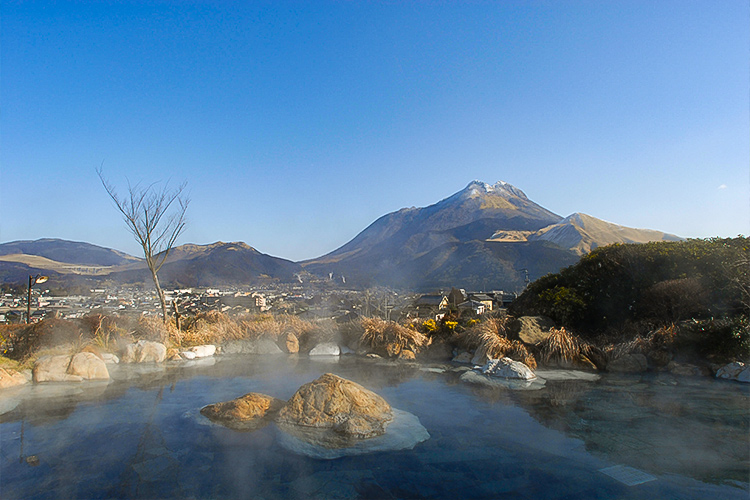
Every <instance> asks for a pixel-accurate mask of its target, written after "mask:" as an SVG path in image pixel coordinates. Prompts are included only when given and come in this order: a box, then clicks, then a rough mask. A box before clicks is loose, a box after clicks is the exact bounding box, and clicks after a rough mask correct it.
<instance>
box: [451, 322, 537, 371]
mask: <svg viewBox="0 0 750 500" xmlns="http://www.w3.org/2000/svg"><path fill="white" fill-rule="evenodd" d="M508 322H509V321H508V318H507V317H506V316H502V317H496V318H492V317H490V318H487V319H485V320H483V321H481V322H479V323H475V324H474V325H472V326H471V327H469V328H468V329H467V330H465V331H464V332H462V333H460V334H459V335H458V338H457V340H458V343H459V345H461V346H462V347H463V348H464V349H468V350H472V351H474V352H475V355H478V356H479V357H480V358H482V359H484V358H485V357H486V358H488V359H498V358H510V359H512V360H514V361H520V362H521V363H523V364H525V365H526V366H528V367H529V368H531V369H532V370H534V369H536V359H535V358H534V355H533V354H531V353H530V352H529V350H528V349H526V346H525V345H523V342H519V341H518V340H510V339H508V337H507V326H508Z"/></svg>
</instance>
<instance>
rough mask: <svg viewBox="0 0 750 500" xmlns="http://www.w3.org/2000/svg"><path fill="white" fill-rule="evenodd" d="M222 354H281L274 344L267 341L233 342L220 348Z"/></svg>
mask: <svg viewBox="0 0 750 500" xmlns="http://www.w3.org/2000/svg"><path fill="white" fill-rule="evenodd" d="M222 352H223V353H224V354H262V355H269V354H283V351H282V350H281V349H280V348H279V346H277V345H276V343H275V342H274V341H272V340H269V339H258V340H233V341H230V342H227V343H226V344H224V345H223V346H222Z"/></svg>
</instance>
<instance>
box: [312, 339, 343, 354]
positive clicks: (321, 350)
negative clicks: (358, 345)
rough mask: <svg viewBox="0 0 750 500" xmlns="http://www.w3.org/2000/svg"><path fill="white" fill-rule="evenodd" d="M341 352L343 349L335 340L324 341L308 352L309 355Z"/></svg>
mask: <svg viewBox="0 0 750 500" xmlns="http://www.w3.org/2000/svg"><path fill="white" fill-rule="evenodd" d="M340 354H341V349H339V346H338V345H337V344H334V343H333V342H323V343H322V344H318V345H316V346H315V347H313V348H312V349H311V350H310V352H309V353H308V355H309V356H338V355H340Z"/></svg>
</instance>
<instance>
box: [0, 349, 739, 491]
mask: <svg viewBox="0 0 750 500" xmlns="http://www.w3.org/2000/svg"><path fill="white" fill-rule="evenodd" d="M422 368H425V367H422ZM427 368H430V369H432V370H434V371H425V370H424V369H420V366H419V365H409V364H397V363H391V362H385V361H379V360H366V359H359V358H353V357H342V358H341V359H338V358H326V359H320V360H316V359H313V358H307V357H299V358H295V357H284V356H276V357H274V356H269V357H260V356H244V357H231V356H224V357H221V358H216V359H213V358H211V359H207V360H205V361H203V362H201V363H193V364H190V363H187V364H185V365H179V366H167V367H157V366H151V367H147V366H118V367H117V368H116V369H113V370H112V376H113V381H112V382H111V383H109V384H106V383H103V384H102V383H83V384H77V385H75V384H40V385H35V386H32V387H25V388H22V389H20V390H13V392H9V393H7V394H5V393H4V394H3V402H4V405H5V407H8V406H9V405H10V406H12V403H14V402H15V403H16V404H17V406H16V407H15V409H13V410H12V411H10V412H9V413H6V414H5V415H3V416H2V417H0V450H1V452H0V455H1V456H0V460H2V462H1V463H0V465H1V467H2V469H1V470H2V474H0V496H2V498H3V499H21V498H23V499H29V498H260V497H262V498H451V499H453V498H498V497H500V498H502V497H503V496H504V495H505V496H507V497H508V498H511V497H512V498H553V499H562V498H644V499H645V498H649V499H652V498H696V499H698V498H711V499H714V498H722V499H731V498H747V495H748V482H747V481H748V474H749V473H750V450H749V449H748V441H747V439H748V435H749V434H748V433H749V432H750V423H749V422H748V420H749V418H750V417H749V416H748V411H747V410H748V401H750V390H749V389H748V388H747V387H745V386H743V385H741V384H737V383H731V382H725V381H716V380H712V379H704V378H690V377H673V376H671V375H647V376H612V375H607V374H604V375H603V376H602V378H601V379H600V380H598V381H583V380H561V381H556V380H548V381H547V383H546V384H545V386H544V387H543V388H542V389H539V390H534V391H512V390H508V389H500V388H488V387H481V386H474V385H469V384H465V383H462V382H460V381H459V380H458V376H459V373H458V372H457V371H453V370H454V368H455V367H452V366H450V365H435V366H431V367H427ZM446 369H447V371H445V372H444V373H438V372H440V371H442V370H446ZM326 372H331V373H335V374H337V375H340V376H342V377H345V378H348V379H350V380H352V381H354V382H357V383H359V384H361V385H363V386H365V387H366V388H368V389H370V390H372V391H374V392H376V393H377V394H379V395H381V396H382V397H384V398H385V399H386V400H387V401H388V402H389V403H390V404H391V406H392V407H394V408H397V409H399V410H401V411H405V412H409V413H410V414H413V415H415V416H416V417H417V418H418V419H419V422H420V423H421V425H423V426H424V427H425V428H426V429H427V431H428V432H429V436H430V437H429V439H427V440H426V441H423V442H421V443H419V444H416V445H415V446H414V448H413V449H406V450H400V451H390V452H374V453H369V454H363V455H357V456H345V457H342V458H337V459H335V460H321V459H315V458H310V457H308V456H304V455H301V454H299V453H295V452H294V451H293V450H290V449H288V448H285V447H284V446H282V443H281V441H282V440H281V439H280V436H281V435H280V433H281V431H280V430H279V429H278V428H277V426H276V425H275V424H273V423H271V424H269V425H267V426H265V427H262V428H260V429H258V430H256V431H254V432H238V431H234V430H231V429H228V428H225V427H222V426H219V425H216V424H212V423H210V422H209V421H208V420H207V419H205V418H204V417H203V416H202V415H200V413H199V410H200V408H201V407H203V406H205V405H207V404H211V403H215V402H219V401H226V400H229V399H233V398H236V397H238V396H241V395H243V394H246V393H248V392H261V393H264V394H269V395H272V396H275V397H278V398H281V399H288V398H290V397H291V396H292V395H293V394H294V392H295V391H296V390H297V389H298V388H299V387H300V386H301V385H303V384H305V383H307V382H310V381H311V380H314V379H316V378H317V377H319V376H320V375H321V374H323V373H326ZM618 465H624V466H628V467H632V468H635V469H638V470H639V471H641V472H643V473H645V474H647V475H649V476H653V478H654V479H653V480H650V481H648V482H645V483H643V484H639V485H636V486H627V485H626V484H623V483H622V482H620V481H618V480H616V479H614V478H613V477H610V476H608V475H606V474H604V473H602V472H600V471H601V470H602V469H606V468H609V467H613V466H618Z"/></svg>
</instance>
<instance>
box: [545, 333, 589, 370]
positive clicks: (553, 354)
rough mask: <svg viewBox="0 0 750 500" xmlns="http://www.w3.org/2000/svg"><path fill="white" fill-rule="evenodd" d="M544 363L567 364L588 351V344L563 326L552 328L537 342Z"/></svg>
mask: <svg viewBox="0 0 750 500" xmlns="http://www.w3.org/2000/svg"><path fill="white" fill-rule="evenodd" d="M537 348H538V349H539V353H540V355H541V358H542V362H543V363H545V364H561V363H562V364H568V363H572V362H573V361H574V360H575V359H577V358H579V357H580V356H582V355H583V356H585V355H586V353H587V352H588V344H586V343H585V342H583V341H582V340H581V339H579V338H578V337H576V336H575V335H573V334H572V333H571V332H569V331H567V330H566V329H565V328H552V329H551V330H550V331H549V336H548V337H547V338H546V339H544V340H542V341H541V342H539V343H538V344H537Z"/></svg>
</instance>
